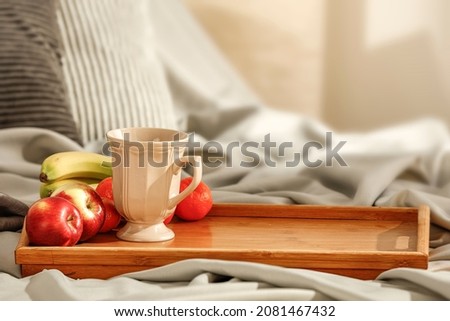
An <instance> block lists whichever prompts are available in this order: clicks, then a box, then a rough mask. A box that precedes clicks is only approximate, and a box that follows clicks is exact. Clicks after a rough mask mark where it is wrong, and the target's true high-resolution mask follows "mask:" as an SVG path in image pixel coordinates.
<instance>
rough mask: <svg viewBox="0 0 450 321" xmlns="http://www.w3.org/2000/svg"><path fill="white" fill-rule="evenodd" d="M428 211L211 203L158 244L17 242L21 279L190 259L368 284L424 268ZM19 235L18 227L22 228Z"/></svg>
mask: <svg viewBox="0 0 450 321" xmlns="http://www.w3.org/2000/svg"><path fill="white" fill-rule="evenodd" d="M429 225H430V222H429V208H428V207H427V206H420V207H418V208H383V207H334V206H310V205H260V204H258V205H257V204H215V205H214V206H213V209H212V210H211V212H210V213H209V214H208V216H207V217H206V218H204V219H203V220H200V221H197V222H183V221H174V222H172V223H171V224H170V227H171V228H172V230H173V231H174V232H175V238H174V239H173V240H170V241H166V242H161V243H135V242H126V241H121V240H119V239H118V238H117V237H116V236H115V233H109V234H99V235H97V236H96V237H94V238H93V239H91V240H89V241H88V242H85V243H81V244H78V245H76V246H73V247H39V246H29V245H28V239H27V235H26V233H24V232H23V233H22V236H21V239H20V241H19V244H18V245H17V248H16V251H15V256H16V263H17V264H20V265H21V269H22V275H23V276H28V275H32V274H35V273H38V272H40V271H42V270H43V269H58V270H60V271H62V272H63V273H64V274H65V275H67V276H69V277H72V278H101V279H107V278H110V277H113V276H116V275H119V274H122V273H127V272H134V271H139V270H144V269H148V268H153V267H158V266H162V265H165V264H169V263H173V262H176V261H180V260H184V259H191V258H207V259H222V260H239V261H248V262H258V263H266V264H273V265H279V266H284V267H291V268H305V269H312V270H317V271H323V272H329V273H335V274H340V275H345V276H351V277H355V278H359V279H374V278H376V277H377V276H378V275H379V274H380V273H381V272H383V271H385V270H388V269H392V268H396V267H413V268H421V269H425V268H427V266H428V239H429ZM24 230H25V229H24Z"/></svg>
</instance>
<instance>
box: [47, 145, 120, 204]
mask: <svg viewBox="0 0 450 321" xmlns="http://www.w3.org/2000/svg"><path fill="white" fill-rule="evenodd" d="M109 176H112V167H111V157H109V156H105V155H102V154H97V153H92V152H83V151H69V152H60V153H55V154H53V155H50V156H49V157H47V158H46V159H45V160H44V161H43V162H42V166H41V173H40V174H39V179H40V181H41V182H42V184H41V187H40V191H39V193H40V196H41V198H44V197H47V196H50V195H51V194H52V193H53V191H54V190H55V189H57V188H58V187H60V186H62V185H64V184H67V183H73V182H82V183H85V184H89V185H91V186H93V187H95V186H96V185H97V184H98V183H99V182H100V181H101V180H102V179H104V178H106V177H109Z"/></svg>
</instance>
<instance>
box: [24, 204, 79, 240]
mask: <svg viewBox="0 0 450 321" xmlns="http://www.w3.org/2000/svg"><path fill="white" fill-rule="evenodd" d="M25 230H26V232H27V235H28V239H29V241H30V244H34V245H46V246H72V245H75V244H76V243H77V242H78V241H79V240H80V237H81V234H82V232H83V220H82V218H81V214H80V212H79V211H78V209H77V208H76V207H75V205H73V204H72V203H71V202H69V201H68V200H66V199H64V198H61V197H46V198H43V199H40V200H38V201H36V202H35V203H33V204H32V205H31V207H30V208H29V210H28V213H27V216H26V222H25Z"/></svg>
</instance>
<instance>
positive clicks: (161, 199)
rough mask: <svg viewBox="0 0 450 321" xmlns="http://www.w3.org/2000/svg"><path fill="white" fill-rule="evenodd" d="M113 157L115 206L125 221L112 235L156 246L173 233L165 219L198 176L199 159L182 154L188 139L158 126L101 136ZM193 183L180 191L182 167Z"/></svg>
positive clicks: (200, 168) (186, 194)
mask: <svg viewBox="0 0 450 321" xmlns="http://www.w3.org/2000/svg"><path fill="white" fill-rule="evenodd" d="M106 136H107V138H108V143H109V146H110V150H111V156H112V177H113V194H114V203H115V206H116V208H117V210H118V211H119V212H120V214H121V215H122V216H123V217H124V218H125V220H126V221H127V223H126V224H125V225H124V227H122V228H121V229H120V230H119V231H118V232H117V237H118V238H120V239H122V240H126V241H136V242H159V241H167V240H170V239H172V238H173V237H174V236H175V235H174V233H173V231H172V230H171V229H169V228H168V227H167V226H166V225H165V224H164V220H165V219H166V218H167V217H168V216H169V215H171V214H172V213H173V211H174V210H175V207H176V205H177V204H178V203H180V202H181V201H182V200H183V199H184V198H186V197H187V196H188V195H189V194H190V193H192V192H193V191H194V190H195V188H196V187H197V186H198V184H199V183H200V181H201V178H202V164H201V157H200V156H183V154H184V150H185V149H186V144H187V141H188V135H187V134H186V133H184V132H180V131H176V130H170V129H162V128H146V127H133V128H120V129H113V130H111V131H109V132H108V133H107V134H106ZM186 163H190V164H191V165H192V166H193V180H192V182H191V184H190V185H189V186H188V187H187V188H186V189H185V190H184V191H183V192H181V193H179V188H180V172H181V168H182V167H183V166H185V165H186Z"/></svg>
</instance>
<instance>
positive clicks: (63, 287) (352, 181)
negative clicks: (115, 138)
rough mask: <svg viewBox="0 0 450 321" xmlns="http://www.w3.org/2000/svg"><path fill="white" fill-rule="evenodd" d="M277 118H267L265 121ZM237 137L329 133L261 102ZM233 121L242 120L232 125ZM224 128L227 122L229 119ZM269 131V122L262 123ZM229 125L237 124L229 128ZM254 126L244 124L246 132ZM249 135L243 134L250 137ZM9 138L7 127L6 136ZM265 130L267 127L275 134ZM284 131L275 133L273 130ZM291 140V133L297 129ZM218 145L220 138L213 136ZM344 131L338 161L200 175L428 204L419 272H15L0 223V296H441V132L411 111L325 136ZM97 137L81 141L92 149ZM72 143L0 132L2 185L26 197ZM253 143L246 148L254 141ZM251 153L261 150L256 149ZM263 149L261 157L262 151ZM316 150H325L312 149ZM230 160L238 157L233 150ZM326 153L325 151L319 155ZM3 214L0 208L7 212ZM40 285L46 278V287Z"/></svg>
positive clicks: (225, 196) (224, 265) (448, 277)
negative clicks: (77, 275)
mask: <svg viewBox="0 0 450 321" xmlns="http://www.w3.org/2000/svg"><path fill="white" fill-rule="evenodd" d="M277 118H278V120H277V121H276V119H277ZM243 122H245V126H242V128H245V130H243V131H242V132H240V135H237V136H236V137H234V138H235V139H237V138H239V139H240V141H248V140H251V139H253V140H254V141H258V138H260V134H259V132H258V131H259V130H260V129H259V127H261V124H264V126H263V129H262V132H263V133H265V132H273V133H275V132H277V130H279V127H278V126H276V128H273V127H271V125H270V124H271V123H272V124H278V123H283V124H284V126H283V127H282V129H283V131H284V134H283V136H281V135H280V137H279V139H280V140H279V141H278V142H282V141H293V142H295V143H296V144H300V143H304V142H307V141H312V140H314V141H317V142H320V141H322V139H324V137H325V136H326V132H327V131H329V129H327V128H326V127H324V126H323V125H322V124H319V123H315V122H313V121H309V120H305V119H302V118H300V117H294V116H293V115H286V114H283V113H279V112H275V111H272V110H260V111H257V112H255V113H253V114H251V115H249V116H248V117H247V118H246V119H244V120H243ZM241 125H243V124H241ZM233 126H234V124H233ZM272 129H273V131H272ZM233 131H234V132H235V133H239V130H238V129H237V128H234V129H233ZM251 133H255V134H251ZM252 135H253V136H252ZM10 137H15V139H14V140H11V138H10ZM273 137H276V135H274V136H273ZM282 138H284V139H282ZM296 138H297V139H296ZM217 139H218V141H221V142H222V143H223V145H224V146H226V145H227V143H228V141H227V139H229V138H226V137H225V136H222V137H217ZM333 139H336V140H335V144H337V142H338V141H346V143H345V144H344V146H343V147H342V148H341V150H340V156H341V157H342V159H344V160H345V162H346V163H347V165H348V166H340V165H336V164H334V166H331V167H326V166H322V167H316V168H311V167H307V166H305V165H298V166H296V167H292V168H289V167H286V166H284V165H283V164H284V163H285V159H284V158H283V157H275V156H276V155H273V157H272V158H271V160H274V162H275V163H276V164H277V165H276V166H275V167H270V166H267V165H260V166H259V167H249V168H245V167H241V166H235V167H226V166H223V167H219V168H216V169H212V168H210V169H207V170H206V171H205V172H206V173H205V176H204V180H205V181H206V182H207V183H208V184H209V185H210V186H211V187H212V188H213V197H214V199H215V201H216V202H257V203H261V202H266V203H283V204H290V203H306V204H341V205H342V204H348V205H379V206H417V205H419V204H427V205H429V206H430V208H431V212H432V215H431V222H432V227H431V237H430V266H429V269H428V270H416V269H408V268H400V269H394V270H390V271H387V272H385V273H383V274H382V275H380V277H379V278H378V279H377V280H374V281H361V280H357V279H352V278H347V277H342V276H337V275H332V274H326V273H319V272H314V271H309V270H302V269H287V268H282V267H278V266H271V265H264V264H252V263H246V262H229V261H220V260H205V259H193V260H187V261H181V262H178V263H175V264H171V265H168V266H164V267H160V268H156V269H152V270H146V271H143V272H139V273H131V274H128V275H123V276H119V277H115V278H112V279H110V280H95V279H87V280H73V279H70V278H68V277H66V276H64V275H63V274H61V273H60V272H59V271H57V270H46V271H43V272H41V273H39V274H36V275H34V276H30V277H26V278H21V276H20V271H19V268H18V266H16V265H15V264H14V248H15V246H16V244H17V241H18V237H19V233H15V232H1V233H0V244H1V247H0V271H1V273H0V299H2V300H17V299H18V300H30V299H32V300H59V299H64V300H153V299H155V300H172V299H191V300H241V299H242V300H243V299H246V300H328V299H333V300H334V299H336V300H443V299H449V298H450V290H449V289H450V232H449V229H450V225H449V222H450V198H449V195H450V194H449V191H448V189H449V186H450V185H449V180H450V175H449V170H448V166H449V163H448V159H449V158H448V157H449V156H450V154H449V149H448V147H449V144H448V139H449V135H448V133H447V130H446V128H445V126H444V125H443V124H441V123H440V122H438V121H436V120H422V121H418V122H415V123H410V124H405V125H399V126H397V127H393V128H386V129H383V130H379V131H376V132H371V133H367V134H351V135H343V134H336V136H333ZM98 146H101V143H99V144H97V145H96V144H93V145H92V146H88V147H87V149H90V150H96V149H97V148H98ZM74 149H80V147H79V146H78V145H76V144H74V143H72V142H71V141H69V140H67V139H66V138H64V137H62V136H60V135H58V134H55V133H53V132H49V131H46V130H43V129H36V128H16V129H7V130H3V131H0V150H1V154H2V157H1V160H0V182H1V188H2V192H3V193H6V194H7V195H9V196H11V197H13V198H15V199H17V200H20V201H21V202H24V203H25V204H30V203H31V202H33V201H34V200H36V199H37V197H38V194H37V191H38V186H39V182H38V180H37V179H36V178H37V176H38V173H39V164H40V162H41V161H42V159H43V157H45V156H46V155H47V154H49V153H53V152H57V151H62V150H74ZM255 151H256V149H255ZM259 152H260V155H261V158H262V157H263V156H264V149H263V148H262V149H261V150H260V151H259ZM266 156H267V155H266ZM315 156H316V159H320V157H322V156H323V157H325V156H324V155H322V156H321V155H319V154H317V155H315ZM233 157H234V159H233V161H239V160H246V159H245V158H243V156H242V155H240V153H238V152H235V153H234V155H233ZM324 159H325V158H324ZM8 215H11V214H10V213H9V214H8ZM49 284H51V286H48V285H49Z"/></svg>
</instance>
